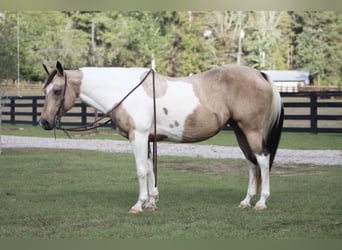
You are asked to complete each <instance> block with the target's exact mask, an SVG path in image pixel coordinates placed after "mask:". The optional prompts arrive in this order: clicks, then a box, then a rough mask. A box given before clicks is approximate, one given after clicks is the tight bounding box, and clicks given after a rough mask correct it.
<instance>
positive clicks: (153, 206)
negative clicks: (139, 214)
mask: <svg viewBox="0 0 342 250" xmlns="http://www.w3.org/2000/svg"><path fill="white" fill-rule="evenodd" d="M156 210H157V206H156V205H152V204H151V205H148V206H146V207H144V211H147V212H154V211H156Z"/></svg>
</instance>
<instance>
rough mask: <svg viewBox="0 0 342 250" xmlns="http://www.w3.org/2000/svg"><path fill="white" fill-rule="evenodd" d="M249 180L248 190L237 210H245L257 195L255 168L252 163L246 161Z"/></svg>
mask: <svg viewBox="0 0 342 250" xmlns="http://www.w3.org/2000/svg"><path fill="white" fill-rule="evenodd" d="M247 165H248V172H249V180H248V188H247V194H246V197H245V199H243V200H242V201H241V202H240V205H239V208H246V207H250V206H251V199H253V197H254V196H255V195H256V194H257V189H258V183H257V170H258V169H257V168H258V166H257V165H255V164H254V163H253V162H251V161H249V160H247Z"/></svg>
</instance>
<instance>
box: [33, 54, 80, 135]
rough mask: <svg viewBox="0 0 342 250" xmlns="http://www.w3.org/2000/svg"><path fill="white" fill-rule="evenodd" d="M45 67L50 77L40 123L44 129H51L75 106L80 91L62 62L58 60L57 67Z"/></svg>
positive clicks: (46, 84)
mask: <svg viewBox="0 0 342 250" xmlns="http://www.w3.org/2000/svg"><path fill="white" fill-rule="evenodd" d="M43 67H44V69H45V71H46V72H47V74H48V79H47V80H46V82H45V84H44V93H45V103H44V108H43V112H42V114H41V117H40V120H39V124H40V126H41V127H42V128H43V129H45V130H51V129H53V128H55V127H56V123H58V122H59V119H60V117H61V116H62V115H64V114H65V112H67V111H68V110H69V109H71V108H72V107H73V106H74V104H75V101H76V98H77V97H78V94H79V93H77V92H76V91H75V90H74V89H73V87H72V86H71V84H70V81H69V79H68V78H69V77H68V76H69V75H67V72H66V71H65V70H64V69H63V67H62V64H61V63H60V62H58V61H57V64H56V69H49V68H47V67H46V66H45V65H44V64H43Z"/></svg>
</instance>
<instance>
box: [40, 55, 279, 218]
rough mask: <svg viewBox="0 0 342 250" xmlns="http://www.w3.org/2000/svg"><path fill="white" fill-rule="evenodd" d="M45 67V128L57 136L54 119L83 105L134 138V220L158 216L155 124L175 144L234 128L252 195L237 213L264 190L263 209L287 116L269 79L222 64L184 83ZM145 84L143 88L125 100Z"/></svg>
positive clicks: (128, 71) (134, 71)
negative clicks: (151, 142) (78, 102)
mask: <svg viewBox="0 0 342 250" xmlns="http://www.w3.org/2000/svg"><path fill="white" fill-rule="evenodd" d="M44 68H45V70H46V71H47V73H48V75H49V76H48V79H47V81H46V82H45V85H44V92H45V96H46V97H45V104H44V108H43V111H42V114H41V118H40V121H39V122H40V125H41V127H43V128H44V129H46V130H51V129H54V127H55V122H56V119H57V118H59V117H61V116H62V115H64V114H65V112H67V111H68V110H69V109H71V108H72V107H73V105H74V103H75V100H76V99H77V98H80V99H81V100H82V101H84V102H85V103H87V104H89V105H90V106H93V107H95V108H96V109H98V110H100V111H101V112H103V113H105V114H107V113H108V115H109V116H110V117H111V119H112V121H113V122H114V123H115V124H116V126H117V127H118V130H119V132H120V134H121V135H123V136H124V137H126V138H128V139H129V141H130V143H131V145H132V147H133V152H134V157H135V163H136V170H137V177H138V184H139V196H138V200H137V202H136V204H135V205H134V206H133V207H132V208H131V209H130V210H129V212H130V213H140V212H142V211H144V210H149V211H153V210H155V209H156V202H157V200H158V189H157V187H156V185H155V176H154V172H153V163H152V159H151V158H150V157H149V152H148V151H149V145H148V144H149V140H150V138H151V137H154V133H153V131H154V124H156V137H157V138H156V139H158V140H170V141H176V142H197V141H202V140H205V139H207V138H210V137H212V136H214V135H215V134H217V133H218V132H219V131H220V130H221V129H222V128H224V127H225V126H227V125H230V126H231V128H232V129H233V131H234V132H235V134H236V138H237V141H238V143H239V145H240V148H241V150H242V152H243V153H244V155H245V157H246V159H247V165H248V168H249V181H248V189H247V195H246V197H245V198H244V199H243V200H242V201H241V203H240V205H239V207H240V208H246V207H249V206H251V204H250V201H251V199H252V198H253V197H254V196H255V195H256V194H257V192H258V188H259V187H260V186H261V192H260V199H259V201H258V202H257V203H256V204H255V209H258V210H260V209H264V208H266V200H267V198H268V197H269V195H270V183H269V172H270V170H271V167H272V163H273V160H274V157H275V154H276V151H277V147H278V144H279V140H280V135H281V130H282V126H283V119H284V109H283V104H282V102H281V98H280V95H279V93H278V91H277V90H276V87H275V86H274V84H273V83H272V82H271V81H269V80H268V78H267V76H266V75H265V74H263V73H261V72H259V71H257V70H256V69H253V68H250V67H246V66H239V65H225V66H222V67H218V68H215V69H212V70H209V71H207V72H203V73H200V74H196V75H192V76H189V77H179V78H171V77H167V76H163V75H161V74H158V73H155V75H154V77H153V79H152V76H151V75H149V76H147V77H146V74H147V73H148V72H149V69H147V68H111V67H108V68H106V67H83V68H79V69H77V70H65V69H63V67H62V65H61V63H60V62H57V64H56V68H55V69H48V68H47V67H46V66H45V65H44ZM144 77H146V79H145V80H144V82H143V83H142V84H141V85H140V86H139V87H138V88H136V90H135V91H134V92H132V93H131V94H130V95H129V96H128V97H127V98H126V99H125V100H124V101H122V99H123V98H124V97H125V96H126V95H127V93H129V92H130V91H131V90H132V89H133V88H134V87H135V86H136V84H137V83H138V82H141V81H142V79H143V78H144ZM153 80H155V92H153V91H152V90H153V86H152V81H153ZM154 94H155V103H156V117H155V119H156V120H155V123H154V109H153V107H154V104H153V96H154ZM121 101H122V102H121ZM118 104H119V105H118ZM116 105H117V107H116V108H115V109H114V110H113V107H115V106H116Z"/></svg>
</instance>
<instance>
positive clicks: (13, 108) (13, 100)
mask: <svg viewBox="0 0 342 250" xmlns="http://www.w3.org/2000/svg"><path fill="white" fill-rule="evenodd" d="M11 124H15V99H14V98H11Z"/></svg>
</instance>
